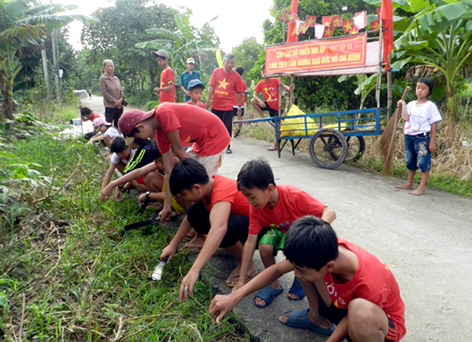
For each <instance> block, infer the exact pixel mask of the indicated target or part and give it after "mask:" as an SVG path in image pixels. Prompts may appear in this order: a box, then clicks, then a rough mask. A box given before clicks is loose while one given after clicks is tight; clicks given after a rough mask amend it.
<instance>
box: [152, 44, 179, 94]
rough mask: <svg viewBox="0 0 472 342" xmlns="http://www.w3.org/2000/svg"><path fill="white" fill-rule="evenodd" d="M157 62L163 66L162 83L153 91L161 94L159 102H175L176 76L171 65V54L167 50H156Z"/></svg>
mask: <svg viewBox="0 0 472 342" xmlns="http://www.w3.org/2000/svg"><path fill="white" fill-rule="evenodd" d="M154 54H155V55H156V59H157V63H158V64H159V65H160V66H161V67H162V69H163V70H162V73H161V84H160V86H159V87H156V88H154V90H153V91H152V93H153V94H154V95H159V103H164V102H175V76H174V71H173V70H172V69H171V68H170V66H169V54H168V53H167V51H165V50H159V51H154Z"/></svg>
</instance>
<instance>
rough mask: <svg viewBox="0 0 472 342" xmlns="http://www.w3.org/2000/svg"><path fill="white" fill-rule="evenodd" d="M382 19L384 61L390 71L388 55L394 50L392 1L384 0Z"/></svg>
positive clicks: (381, 11) (381, 12) (381, 10)
mask: <svg viewBox="0 0 472 342" xmlns="http://www.w3.org/2000/svg"><path fill="white" fill-rule="evenodd" d="M380 19H382V21H383V42H382V43H383V45H382V46H383V59H384V63H385V70H387V69H388V55H389V54H390V52H391V51H392V50H393V7H392V0H382V6H381V9H380Z"/></svg>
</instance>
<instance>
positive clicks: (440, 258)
mask: <svg viewBox="0 0 472 342" xmlns="http://www.w3.org/2000/svg"><path fill="white" fill-rule="evenodd" d="M268 146H269V143H267V142H261V141H258V140H253V139H248V138H238V139H233V142H232V143H231V147H232V149H233V154H231V155H227V156H226V157H225V160H224V162H223V167H222V169H221V172H220V173H221V174H223V175H226V176H229V177H231V178H236V176H237V173H238V171H239V169H240V168H241V166H242V165H243V164H244V162H246V161H247V160H250V159H253V158H257V157H261V156H262V157H264V158H265V159H266V160H267V161H269V163H270V164H271V166H272V168H273V170H274V175H275V177H276V182H277V183H279V184H284V183H289V184H293V185H295V186H298V187H300V188H301V189H303V190H305V191H307V192H308V193H310V194H311V195H313V196H314V197H315V198H317V199H319V200H320V201H322V202H323V203H325V204H327V205H328V206H329V207H331V208H333V209H334V210H336V212H337V219H336V221H335V222H334V223H333V227H334V228H335V229H336V231H337V233H338V236H339V237H342V238H344V239H347V240H350V241H352V242H354V243H356V244H358V245H360V246H362V247H364V248H366V249H367V250H369V251H371V252H372V253H374V254H375V255H377V256H378V257H379V258H381V259H382V260H383V261H384V262H386V263H387V264H388V265H389V266H390V268H391V269H392V271H393V273H394V274H395V276H396V278H397V281H398V283H399V285H400V289H401V292H402V297H403V300H404V302H405V305H406V325H407V330H408V332H407V335H406V336H405V338H404V339H403V341H405V342H419V341H428V342H432V341H437V342H439V341H441V342H447V341H455V342H457V341H472V327H471V326H470V323H471V322H472V314H471V312H472V296H471V295H470V292H471V289H472V286H471V284H472V266H471V264H472V248H471V243H472V199H470V198H464V197H460V196H456V195H452V194H449V193H445V192H442V191H438V190H433V189H427V194H425V195H423V196H419V197H417V196H411V195H409V194H408V192H407V191H404V190H403V191H400V190H395V189H394V188H393V186H394V185H395V184H398V183H399V182H400V180H398V179H394V178H391V177H383V176H380V175H377V174H373V173H368V172H363V171H360V170H357V169H355V168H352V167H349V166H346V165H341V167H339V168H338V169H337V170H324V169H320V168H317V167H316V166H315V165H314V164H313V163H312V162H311V160H310V159H309V157H308V156H292V155H291V154H290V153H289V152H284V153H283V155H282V158H281V159H278V158H277V154H276V152H268V151H267V147H268ZM433 172H434V170H433ZM256 254H257V253H256ZM278 258H280V259H282V258H283V255H282V253H279V255H278ZM260 265H262V264H260ZM260 269H262V266H260ZM292 279H293V275H292V274H290V275H285V276H284V279H283V284H282V285H283V286H284V289H285V291H284V293H283V294H282V295H280V296H279V297H277V298H276V299H275V300H274V303H273V304H272V305H271V306H270V307H268V308H265V309H257V308H255V306H254V305H253V303H252V300H253V296H252V295H251V296H249V297H247V298H246V299H245V300H244V302H243V303H242V304H240V305H239V306H238V307H237V310H236V311H237V312H239V313H240V314H241V317H242V318H243V320H244V322H245V323H246V324H247V325H248V327H249V329H250V330H251V332H252V333H253V334H255V335H256V336H258V337H259V338H260V339H261V340H262V341H290V342H295V341H307V340H311V341H324V340H325V339H323V338H321V337H319V336H318V335H316V334H314V333H311V332H302V331H299V330H298V329H291V328H287V327H285V326H283V325H282V324H281V323H279V322H278V321H277V317H278V316H279V315H280V314H282V313H284V312H286V311H289V310H292V309H293V308H303V307H306V306H307V302H306V300H304V301H303V302H293V301H289V300H288V299H287V297H286V295H287V291H288V289H289V288H290V285H291V282H292ZM223 280H224V279H223ZM221 289H223V290H224V291H228V289H227V288H225V286H224V284H223V285H222V286H221Z"/></svg>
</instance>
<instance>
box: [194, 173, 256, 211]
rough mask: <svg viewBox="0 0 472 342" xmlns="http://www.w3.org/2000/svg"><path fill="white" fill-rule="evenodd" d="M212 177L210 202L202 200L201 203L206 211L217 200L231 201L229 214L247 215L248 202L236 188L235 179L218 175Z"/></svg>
mask: <svg viewBox="0 0 472 342" xmlns="http://www.w3.org/2000/svg"><path fill="white" fill-rule="evenodd" d="M213 179H214V182H213V191H212V193H211V200H210V203H206V201H205V200H203V204H205V207H206V208H207V209H208V211H210V210H211V208H212V207H213V205H215V203H217V202H229V203H231V214H238V215H245V216H249V203H248V201H247V199H246V197H244V195H243V194H242V193H241V191H239V190H238V186H237V184H236V180H235V179H230V178H227V177H223V176H219V175H215V176H213Z"/></svg>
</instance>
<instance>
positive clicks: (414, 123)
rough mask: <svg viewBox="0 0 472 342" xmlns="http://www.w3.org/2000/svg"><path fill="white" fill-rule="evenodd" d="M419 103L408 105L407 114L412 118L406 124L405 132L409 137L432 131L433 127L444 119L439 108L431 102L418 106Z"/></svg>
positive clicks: (412, 102)
mask: <svg viewBox="0 0 472 342" xmlns="http://www.w3.org/2000/svg"><path fill="white" fill-rule="evenodd" d="M416 102H417V101H411V102H410V103H408V104H407V105H406V112H407V113H408V115H409V116H410V118H409V120H408V121H406V122H405V127H404V128H403V131H404V133H405V134H407V135H417V134H421V133H428V132H429V131H431V125H432V124H434V123H435V122H438V121H441V120H442V117H441V114H440V113H439V110H438V108H437V107H436V105H435V104H434V103H432V102H431V101H427V102H425V103H422V104H417V103H416Z"/></svg>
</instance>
